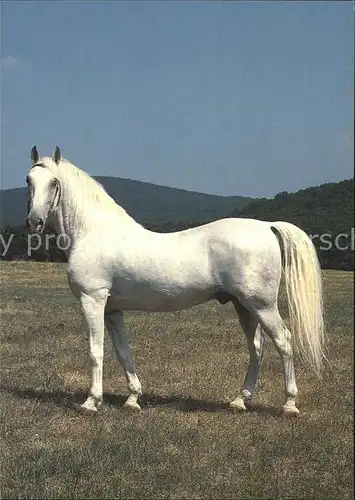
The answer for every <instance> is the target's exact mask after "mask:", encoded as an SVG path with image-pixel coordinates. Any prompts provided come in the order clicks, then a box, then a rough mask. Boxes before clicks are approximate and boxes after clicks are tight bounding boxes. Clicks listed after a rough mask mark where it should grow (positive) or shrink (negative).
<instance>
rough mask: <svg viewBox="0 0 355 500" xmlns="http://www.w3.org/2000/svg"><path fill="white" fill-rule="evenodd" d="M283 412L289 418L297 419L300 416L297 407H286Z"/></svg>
mask: <svg viewBox="0 0 355 500" xmlns="http://www.w3.org/2000/svg"><path fill="white" fill-rule="evenodd" d="M283 412H284V415H285V417H287V418H296V417H299V415H300V412H299V410H298V409H297V408H296V407H295V406H284V407H283Z"/></svg>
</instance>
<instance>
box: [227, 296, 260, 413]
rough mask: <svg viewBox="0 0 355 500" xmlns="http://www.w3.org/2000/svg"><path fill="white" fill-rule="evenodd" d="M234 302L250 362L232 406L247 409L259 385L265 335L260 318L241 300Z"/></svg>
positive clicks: (240, 409)
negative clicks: (246, 402) (241, 302)
mask: <svg viewBox="0 0 355 500" xmlns="http://www.w3.org/2000/svg"><path fill="white" fill-rule="evenodd" d="M233 304H234V307H235V309H236V311H237V313H238V316H239V321H240V324H241V326H242V328H243V330H244V333H245V336H246V340H247V343H248V349H249V364H248V369H247V372H246V375H245V379H244V383H243V385H242V388H241V391H240V393H239V394H238V396H237V397H236V399H234V400H233V401H231V402H230V407H231V408H234V409H236V410H239V411H245V410H246V407H245V401H248V400H250V399H251V398H252V396H253V394H254V392H255V390H256V387H257V385H258V381H259V375H260V366H261V361H262V353H263V345H264V342H265V335H264V332H263V330H262V328H261V326H260V324H259V323H258V320H257V319H256V318H255V317H254V316H253V315H252V314H251V313H250V312H249V311H248V310H247V309H246V308H245V307H244V306H243V305H242V304H240V302H238V301H237V300H233Z"/></svg>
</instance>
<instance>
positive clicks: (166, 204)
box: [0, 176, 252, 227]
mask: <svg viewBox="0 0 355 500" xmlns="http://www.w3.org/2000/svg"><path fill="white" fill-rule="evenodd" d="M94 179H96V180H97V181H98V182H99V183H100V184H102V185H103V186H104V188H105V189H106V191H107V192H108V194H109V195H110V196H112V198H113V199H114V200H115V201H116V203H118V204H119V205H121V206H122V207H123V208H124V209H125V210H126V211H127V212H128V213H129V214H130V215H131V216H132V217H133V218H134V219H135V220H137V222H139V223H141V224H153V225H154V224H160V223H163V224H165V223H168V222H170V223H172V224H175V223H177V222H179V221H190V222H192V223H193V222H199V221H206V220H215V219H220V218H222V217H226V216H227V215H228V214H229V213H230V212H231V211H232V210H236V209H237V210H240V209H242V208H243V207H245V206H246V205H247V204H248V203H249V202H250V201H251V200H252V198H248V197H244V196H217V195H212V194H204V193H196V192H193V191H186V190H184V189H177V188H171V187H166V186H158V185H156V184H150V183H148V182H141V181H134V180H130V179H120V178H117V177H103V176H97V177H94ZM26 210H27V189H26V188H15V189H5V190H1V191H0V227H5V226H7V225H11V226H20V225H23V223H24V219H25V216H26Z"/></svg>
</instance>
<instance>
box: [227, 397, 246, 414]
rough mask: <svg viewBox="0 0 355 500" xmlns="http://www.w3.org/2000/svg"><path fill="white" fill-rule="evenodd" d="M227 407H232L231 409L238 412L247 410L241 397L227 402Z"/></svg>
mask: <svg viewBox="0 0 355 500" xmlns="http://www.w3.org/2000/svg"><path fill="white" fill-rule="evenodd" d="M229 407H230V408H233V410H236V411H240V412H244V411H246V410H247V409H246V407H245V404H244V401H243V400H242V398H237V399H235V400H234V401H231V402H230V403H229Z"/></svg>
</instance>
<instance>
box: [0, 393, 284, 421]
mask: <svg viewBox="0 0 355 500" xmlns="http://www.w3.org/2000/svg"><path fill="white" fill-rule="evenodd" d="M0 390H2V391H4V392H7V393H9V394H13V395H14V396H16V397H18V398H20V399H38V400H41V401H43V402H46V403H54V404H56V405H58V406H61V407H66V408H73V409H78V406H79V405H80V404H82V403H83V402H84V401H85V399H86V398H87V395H88V393H87V391H76V392H70V391H51V390H45V389H38V390H37V389H32V388H26V389H20V388H18V387H7V386H5V387H4V386H3V387H0ZM126 399H127V396H122V395H117V394H112V393H104V402H103V404H104V405H107V404H108V405H110V406H115V407H118V408H119V407H122V406H123V404H124V403H125V401H126ZM139 403H140V405H141V407H142V409H143V410H144V409H145V408H159V407H160V408H161V407H165V408H169V407H170V408H174V409H176V410H178V411H183V412H197V411H201V412H206V413H215V412H228V413H231V412H233V411H235V410H233V409H231V408H230V407H229V404H228V403H223V402H221V401H205V400H201V399H195V398H191V397H186V396H180V395H176V396H159V395H157V394H152V393H148V394H143V395H142V396H141V397H140V399H139ZM247 413H258V414H260V415H270V416H273V417H280V416H281V415H282V411H281V409H277V408H274V407H270V406H261V405H258V404H248V406H247Z"/></svg>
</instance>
